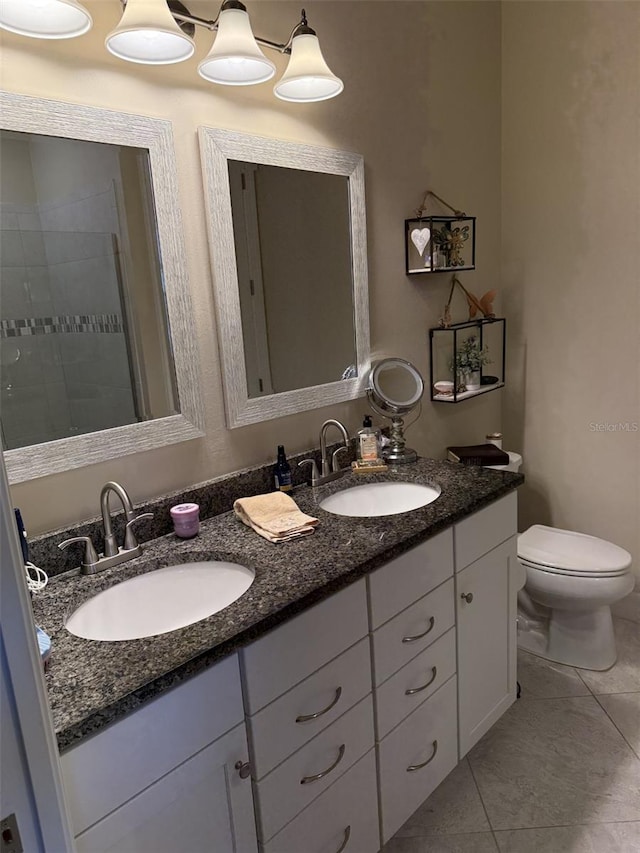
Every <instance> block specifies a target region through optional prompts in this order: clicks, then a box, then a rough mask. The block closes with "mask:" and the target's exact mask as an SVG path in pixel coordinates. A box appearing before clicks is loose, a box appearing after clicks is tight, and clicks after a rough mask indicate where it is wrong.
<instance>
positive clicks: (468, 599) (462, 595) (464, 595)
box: [460, 592, 473, 604]
mask: <svg viewBox="0 0 640 853" xmlns="http://www.w3.org/2000/svg"><path fill="white" fill-rule="evenodd" d="M460 598H464V600H465V601H466V602H467V604H471V602H472V601H473V593H472V592H461V593H460Z"/></svg>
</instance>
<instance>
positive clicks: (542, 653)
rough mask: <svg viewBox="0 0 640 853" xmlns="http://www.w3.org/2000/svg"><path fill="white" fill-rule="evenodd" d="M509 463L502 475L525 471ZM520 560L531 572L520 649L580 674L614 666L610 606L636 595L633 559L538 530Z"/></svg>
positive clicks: (592, 542) (589, 540)
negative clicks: (577, 668) (584, 670)
mask: <svg viewBox="0 0 640 853" xmlns="http://www.w3.org/2000/svg"><path fill="white" fill-rule="evenodd" d="M514 457H517V458H514ZM509 458H510V464H509V465H508V466H507V465H505V466H502V467H501V468H498V470H510V471H514V470H515V471H517V470H518V469H519V468H520V464H521V462H522V459H521V457H518V455H517V454H511V453H510V454H509ZM518 560H519V562H520V565H521V566H522V567H523V570H524V572H526V579H525V578H523V582H524V588H523V589H521V590H520V592H519V593H518V646H519V647H520V648H521V649H526V650H527V651H529V652H532V653H533V654H535V655H538V656H539V657H543V658H546V659H547V660H552V661H556V662H557V663H563V664H567V665H568V666H577V667H580V668H581V669H594V670H603V669H609V667H611V666H613V664H614V663H615V662H616V657H617V653H616V642H615V637H614V633H613V622H612V620H611V605H612V604H613V603H614V602H616V601H619V600H620V599H621V598H624V596H625V595H628V593H630V592H631V590H632V589H633V586H634V577H633V573H632V572H631V554H629V552H628V551H625V550H624V548H620V547H618V546H617V545H614V544H613V543H611V542H606V541H605V540H604V539H598V538H596V537H595V536H588V535H587V534H585V533H574V532H573V531H571V530H560V529H559V528H555V527H546V526H545V525H543V524H534V525H533V526H532V527H530V528H529V529H528V530H527V531H526V532H525V533H521V534H520V536H518Z"/></svg>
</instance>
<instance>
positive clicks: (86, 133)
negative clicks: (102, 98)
mask: <svg viewBox="0 0 640 853" xmlns="http://www.w3.org/2000/svg"><path fill="white" fill-rule="evenodd" d="M0 143H1V144H0V157H1V159H2V163H1V166H2V168H1V169H0V239H1V243H2V252H1V254H0V264H1V266H2V269H1V270H0V273H1V277H0V291H1V292H0V295H1V297H2V299H1V301H0V379H1V386H0V393H1V398H2V399H1V402H2V408H1V411H0V425H1V427H2V440H3V449H4V456H5V462H6V466H7V471H8V474H9V479H10V482H22V481H25V480H30V479H33V478H36V477H41V476H45V475H48V474H54V473H57V472H60V471H64V470H68V469H71V468H78V467H81V466H85V465H89V464H92V463H96V462H102V461H105V460H108V459H113V458H116V457H120V456H124V455H127V454H130V453H134V452H139V451H144V450H149V449H152V448H154V447H160V446H163V445H166V444H170V443H173V442H178V441H184V440H187V439H191V438H197V437H199V436H201V435H203V415H202V409H201V404H200V398H199V393H198V388H199V378H198V367H197V365H198V361H197V357H196V351H195V342H194V340H193V335H192V332H191V328H192V313H191V301H190V293H189V282H188V278H187V273H186V269H185V263H184V255H185V249H184V243H183V236H182V222H181V216H180V210H179V207H178V201H177V200H178V189H177V172H176V164H175V155H174V150H173V140H172V133H171V124H170V122H168V121H164V120H159V119H154V118H148V117H144V116H137V115H130V114H126V113H119V112H114V111H111V110H103V109H97V108H94V107H86V106H79V105H75V104H68V103H62V102H58V101H50V100H41V99H37V98H31V97H26V96H23V95H17V94H9V93H1V95H0Z"/></svg>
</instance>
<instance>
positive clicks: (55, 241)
mask: <svg viewBox="0 0 640 853" xmlns="http://www.w3.org/2000/svg"><path fill="white" fill-rule="evenodd" d="M0 224H1V230H0V239H1V241H2V242H1V246H0V275H1V295H2V300H1V302H0V318H1V321H2V322H1V323H0V354H1V378H2V385H1V401H0V402H1V410H0V416H1V419H2V431H3V441H4V443H5V447H8V448H15V447H24V446H26V445H30V444H37V443H40V442H44V441H51V440H53V439H56V438H64V437H66V436H72V435H78V434H81V433H86V432H92V431H94V430H98V429H105V428H108V427H113V426H119V425H121V424H126V423H132V422H133V421H135V420H136V419H137V418H136V412H135V403H134V397H133V393H132V390H131V376H130V370H129V360H128V355H127V341H126V338H125V334H124V327H123V319H122V306H121V296H120V286H119V280H118V275H119V267H118V258H117V254H116V253H115V250H116V246H117V244H116V240H117V235H118V233H119V227H118V219H117V210H116V206H115V195H114V191H113V187H112V186H111V185H109V186H105V187H102V188H99V189H96V190H94V191H91V192H90V193H87V194H83V197H76V198H74V197H70V198H66V199H64V200H60V201H59V202H56V203H55V204H48V205H40V206H38V205H25V204H22V205H16V204H8V203H4V204H2V206H1V209H0Z"/></svg>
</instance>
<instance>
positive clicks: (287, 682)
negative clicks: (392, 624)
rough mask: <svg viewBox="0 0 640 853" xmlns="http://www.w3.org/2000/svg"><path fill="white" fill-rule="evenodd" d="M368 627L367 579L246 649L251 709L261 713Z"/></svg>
mask: <svg viewBox="0 0 640 853" xmlns="http://www.w3.org/2000/svg"><path fill="white" fill-rule="evenodd" d="M368 631H369V620H368V615H367V598H366V588H365V580H364V578H363V579H362V580H359V581H357V583H354V584H352V585H351V586H348V587H347V588H346V589H343V590H341V591H340V592H338V593H336V594H335V595H332V596H331V597H330V598H327V599H326V600H325V601H323V602H321V603H320V604H316V606H315V607H312V608H311V609H310V610H307V611H305V612H304V613H301V614H300V615H299V616H296V617H295V618H294V619H291V620H290V621H289V622H286V623H285V624H284V625H281V626H279V627H278V628H276V629H275V630H274V631H272V632H271V633H270V634H267V635H266V636H265V637H262V638H261V639H259V640H257V641H256V642H255V643H252V644H251V645H250V646H247V647H246V648H244V649H243V650H242V651H241V652H240V655H241V665H242V672H243V677H244V686H245V709H246V711H247V713H248V714H255V713H257V712H258V711H259V710H260V709H261V708H264V706H265V705H267V704H268V703H269V702H272V701H273V700H274V699H276V698H277V697H278V696H280V695H282V694H283V693H284V692H285V691H286V690H288V689H289V688H290V687H293V685H294V684H298V682H300V681H302V680H303V679H304V678H306V677H307V676H308V675H309V673H311V672H315V671H316V670H317V669H320V667H321V666H323V665H324V664H325V663H327V662H328V661H330V660H333V658H335V657H337V656H338V655H339V654H340V653H341V652H343V651H344V650H345V649H348V648H349V647H350V646H353V645H354V644H355V643H357V642H358V640H361V639H362V638H363V637H365V636H366V635H367V633H368Z"/></svg>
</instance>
